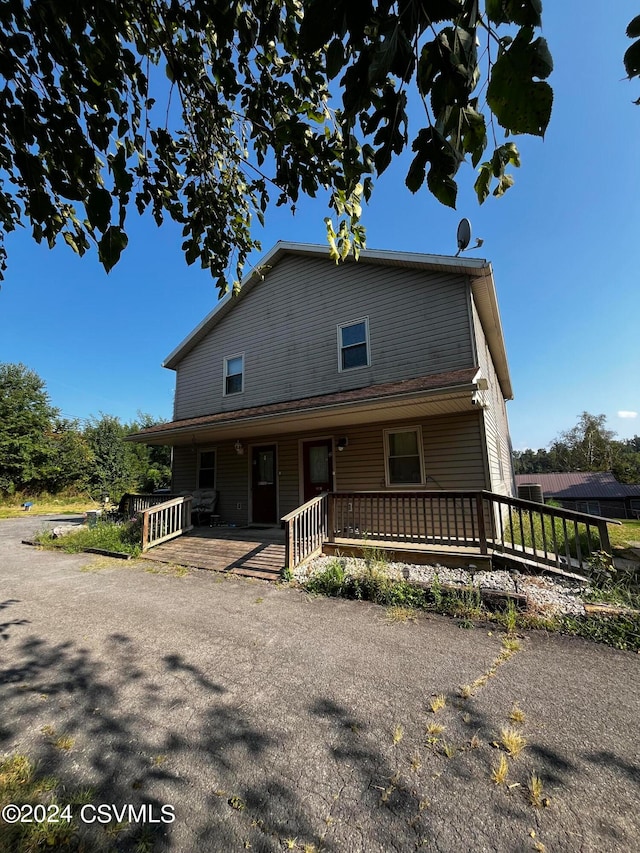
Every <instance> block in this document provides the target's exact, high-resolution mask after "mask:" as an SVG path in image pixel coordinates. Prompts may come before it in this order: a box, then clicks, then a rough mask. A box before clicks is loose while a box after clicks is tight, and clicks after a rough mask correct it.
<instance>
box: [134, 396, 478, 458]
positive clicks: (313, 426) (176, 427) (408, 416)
mask: <svg viewBox="0 0 640 853" xmlns="http://www.w3.org/2000/svg"><path fill="white" fill-rule="evenodd" d="M476 390H477V386H476V385H475V384H474V383H472V382H468V383H464V384H461V385H458V386H457V387H455V388H448V389H438V390H435V389H434V390H431V391H421V392H419V393H414V394H402V395H398V396H389V397H385V398H376V399H368V400H362V401H358V402H355V401H353V400H350V401H348V402H337V403H336V402H331V403H325V404H318V405H313V406H309V405H308V401H307V406H306V407H304V408H300V409H293V410H291V411H284V412H283V411H278V410H276V411H264V410H262V411H260V410H255V411H254V412H253V413H251V410H245V411H244V412H242V413H234V412H229V413H228V417H225V418H224V419H223V420H222V419H219V417H220V416H213V418H212V419H211V420H209V421H207V419H206V418H194V419H192V420H188V421H174V422H172V423H168V424H164V425H163V426H162V427H154V428H152V429H151V430H148V431H145V432H142V433H138V434H136V435H132V436H129V437H128V440H130V441H136V442H144V443H145V444H171V445H174V446H179V445H185V444H192V443H193V442H194V441H196V442H197V443H198V444H201V443H209V442H217V441H227V440H233V441H235V440H236V439H249V438H251V437H253V436H258V435H259V436H272V435H283V434H284V433H297V432H318V431H320V432H327V431H335V430H338V429H343V428H347V427H351V426H356V425H358V424H371V423H382V422H389V421H403V420H412V419H413V420H418V419H423V418H428V417H433V416H435V415H446V414H451V413H454V412H470V411H473V409H474V406H473V405H472V402H471V398H472V395H473V393H474V391H476ZM264 408H269V407H264ZM273 409H277V407H276V406H273ZM214 418H215V420H214Z"/></svg>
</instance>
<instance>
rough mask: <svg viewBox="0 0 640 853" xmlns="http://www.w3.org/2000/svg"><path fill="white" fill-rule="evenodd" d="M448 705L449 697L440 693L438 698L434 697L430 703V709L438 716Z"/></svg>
mask: <svg viewBox="0 0 640 853" xmlns="http://www.w3.org/2000/svg"><path fill="white" fill-rule="evenodd" d="M446 705H447V697H446V696H444V695H443V694H442V693H439V694H438V695H437V696H434V697H433V698H432V699H431V701H430V702H429V707H430V708H431V710H432V711H433V713H434V714H437V713H438V711H441V710H442V709H443V708H445V707H446Z"/></svg>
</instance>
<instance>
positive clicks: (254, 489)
mask: <svg viewBox="0 0 640 853" xmlns="http://www.w3.org/2000/svg"><path fill="white" fill-rule="evenodd" d="M251 468H252V471H251V501H252V513H251V520H252V521H254V522H256V523H257V524H275V523H276V522H277V520H278V497H277V485H276V484H277V477H276V446H275V444H270V445H268V446H266V447H254V448H253V451H252V459H251Z"/></svg>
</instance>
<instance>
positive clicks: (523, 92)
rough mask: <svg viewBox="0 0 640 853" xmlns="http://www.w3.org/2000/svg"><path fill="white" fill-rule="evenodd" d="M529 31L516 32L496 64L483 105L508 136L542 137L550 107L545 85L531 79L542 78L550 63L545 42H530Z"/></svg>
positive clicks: (550, 91)
mask: <svg viewBox="0 0 640 853" xmlns="http://www.w3.org/2000/svg"><path fill="white" fill-rule="evenodd" d="M531 35H532V33H531V30H530V28H528V27H525V28H523V29H521V30H520V32H519V33H518V35H517V36H516V38H515V40H514V42H513V44H512V45H511V46H510V47H509V48H508V50H506V51H505V52H504V53H503V54H502V56H501V57H500V58H499V59H498V60H497V62H496V63H495V65H494V66H493V69H492V72H491V79H490V81H489V86H488V88H487V103H488V104H489V107H490V108H491V110H492V112H493V113H494V115H495V116H496V118H497V119H498V122H499V123H500V124H501V125H502V127H504V128H506V130H509V131H511V132H512V133H530V134H533V135H534V136H543V135H544V132H545V130H546V129H547V126H548V124H549V119H550V118H551V108H552V106H553V92H552V90H551V87H550V86H549V85H548V83H544V82H537V81H535V80H533V77H546V76H548V74H549V73H550V71H551V68H552V62H551V56H550V54H549V51H548V48H547V44H546V41H545V40H544V39H536V40H535V41H534V42H531V41H530V39H531Z"/></svg>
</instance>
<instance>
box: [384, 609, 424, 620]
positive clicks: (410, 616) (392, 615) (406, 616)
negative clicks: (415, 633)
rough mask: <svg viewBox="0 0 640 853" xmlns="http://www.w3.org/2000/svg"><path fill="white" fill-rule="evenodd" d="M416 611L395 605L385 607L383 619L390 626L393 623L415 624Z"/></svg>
mask: <svg viewBox="0 0 640 853" xmlns="http://www.w3.org/2000/svg"><path fill="white" fill-rule="evenodd" d="M417 618H418V617H417V614H416V611H415V610H414V609H413V608H411V607H403V606H402V605H396V606H395V607H387V612H386V615H385V619H386V621H387V622H389V623H390V624H393V623H394V622H415V621H416V620H417Z"/></svg>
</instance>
